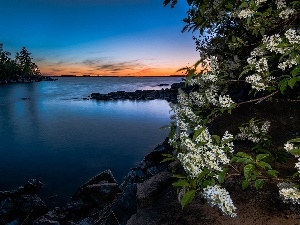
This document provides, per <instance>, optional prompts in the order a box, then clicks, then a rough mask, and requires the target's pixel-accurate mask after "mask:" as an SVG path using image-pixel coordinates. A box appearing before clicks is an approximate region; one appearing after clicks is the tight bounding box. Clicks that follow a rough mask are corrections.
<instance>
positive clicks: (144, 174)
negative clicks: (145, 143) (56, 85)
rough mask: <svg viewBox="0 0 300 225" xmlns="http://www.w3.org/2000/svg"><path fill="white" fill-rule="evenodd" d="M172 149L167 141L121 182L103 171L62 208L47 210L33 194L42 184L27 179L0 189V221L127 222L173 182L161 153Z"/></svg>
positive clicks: (39, 224) (40, 224)
mask: <svg viewBox="0 0 300 225" xmlns="http://www.w3.org/2000/svg"><path fill="white" fill-rule="evenodd" d="M172 151H173V149H172V148H171V147H170V146H169V145H168V142H167V140H166V141H164V142H163V143H162V144H160V145H158V146H157V147H156V148H155V149H154V151H152V152H151V153H149V154H148V155H147V156H145V158H144V159H143V160H142V162H141V163H140V164H139V165H138V166H137V167H135V168H132V169H131V170H130V172H129V173H128V174H127V176H126V177H125V178H124V181H123V183H122V184H121V185H119V184H118V183H117V181H116V180H115V178H114V176H113V174H112V172H111V171H110V170H106V171H104V172H102V173H100V174H98V175H97V176H95V177H93V178H92V179H91V180H89V181H88V182H86V183H85V184H83V185H82V186H81V187H79V188H78V190H77V191H76V193H75V194H74V195H73V196H72V198H71V201H70V202H69V203H68V204H67V205H66V206H64V207H54V208H52V209H48V208H47V206H46V204H45V203H44V202H43V201H42V200H41V199H40V198H39V197H38V196H37V195H36V192H37V191H38V190H39V189H40V188H41V187H42V183H40V182H39V181H36V180H31V181H29V182H28V183H27V184H26V185H25V186H24V187H20V188H19V189H18V190H16V191H12V192H7V191H6V192H0V215H1V220H2V221H1V222H0V223H1V224H2V223H4V224H14V225H19V224H35V225H46V224H55V225H59V224H105V225H112V224H124V225H125V224H126V223H127V221H128V220H129V219H130V218H131V216H132V215H134V214H136V213H137V209H138V208H140V207H142V208H143V207H147V206H149V205H150V204H151V203H153V202H154V201H155V200H156V199H157V198H158V197H159V196H160V193H161V191H162V190H163V188H164V187H165V185H170V184H171V182H172V176H171V169H170V164H169V163H168V162H164V163H162V162H161V161H162V160H163V156H162V154H163V153H169V154H170V153H171V152H172Z"/></svg>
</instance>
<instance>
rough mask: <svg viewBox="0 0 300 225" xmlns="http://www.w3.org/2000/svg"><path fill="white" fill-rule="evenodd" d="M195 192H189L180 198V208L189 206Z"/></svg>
mask: <svg viewBox="0 0 300 225" xmlns="http://www.w3.org/2000/svg"><path fill="white" fill-rule="evenodd" d="M195 194H196V190H190V191H188V192H187V193H185V194H184V195H183V196H182V199H181V200H180V203H181V206H182V208H184V207H185V206H186V205H187V204H189V203H190V202H191V201H192V200H193V199H194V197H195Z"/></svg>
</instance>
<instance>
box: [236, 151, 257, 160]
mask: <svg viewBox="0 0 300 225" xmlns="http://www.w3.org/2000/svg"><path fill="white" fill-rule="evenodd" d="M235 155H236V156H239V157H242V158H247V159H250V160H253V159H252V157H251V156H250V155H248V154H247V153H245V152H238V153H236V154H235Z"/></svg>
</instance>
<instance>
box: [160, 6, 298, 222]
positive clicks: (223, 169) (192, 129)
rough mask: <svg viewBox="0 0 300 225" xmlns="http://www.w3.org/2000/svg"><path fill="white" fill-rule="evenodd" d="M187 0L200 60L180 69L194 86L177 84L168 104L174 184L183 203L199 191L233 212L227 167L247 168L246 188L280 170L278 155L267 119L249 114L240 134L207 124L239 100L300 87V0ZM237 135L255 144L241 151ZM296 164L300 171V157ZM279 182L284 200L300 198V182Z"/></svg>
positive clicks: (262, 97) (267, 97) (289, 147)
mask: <svg viewBox="0 0 300 225" xmlns="http://www.w3.org/2000/svg"><path fill="white" fill-rule="evenodd" d="M187 2H188V4H189V5H190V8H189V10H188V12H187V18H185V19H184V22H186V26H185V27H184V28H183V31H186V30H188V31H196V32H200V37H199V38H197V37H195V38H194V39H195V42H196V49H197V50H198V51H199V52H200V60H199V61H198V62H197V63H196V64H195V65H194V66H192V67H186V68H183V69H182V71H185V72H186V75H187V76H186V84H187V85H188V86H191V87H192V88H191V89H190V90H191V91H186V92H185V91H180V92H179V94H178V103H177V104H174V105H172V106H171V107H172V109H173V111H174V112H175V116H174V119H175V121H174V122H173V124H172V128H171V132H170V138H169V142H170V144H171V145H173V146H174V147H175V149H176V152H175V153H174V156H172V157H175V159H177V160H178V161H179V162H180V163H181V165H182V168H183V170H184V173H183V174H179V175H174V176H176V177H177V178H178V181H177V182H175V183H174V186H176V187H177V188H178V189H179V200H180V202H181V204H182V206H183V207H184V206H185V205H187V204H188V203H189V202H191V201H192V200H193V198H194V196H196V194H199V195H200V196H202V197H203V198H204V199H206V200H207V202H208V203H209V204H210V205H212V206H217V207H219V208H220V210H221V211H222V212H223V213H224V214H225V215H229V216H232V217H234V216H236V213H235V209H236V208H235V206H234V204H233V202H232V200H231V198H230V194H229V193H228V191H227V190H225V189H224V187H222V184H223V182H224V180H226V179H227V177H228V176H229V175H230V174H228V173H229V169H230V168H231V169H234V170H235V171H237V172H239V173H240V174H243V175H244V180H243V182H242V187H243V188H247V187H248V186H249V185H252V184H254V186H255V187H256V188H261V187H262V186H263V184H264V183H265V181H266V180H269V179H272V178H276V177H277V176H278V173H279V172H278V171H276V170H275V169H273V165H272V163H273V162H275V161H276V160H277V156H276V152H275V150H272V144H271V137H270V136H269V135H268V130H269V127H270V123H269V122H268V121H262V120H260V119H252V120H250V121H249V123H247V124H244V125H242V126H241V127H240V128H239V129H240V133H238V134H237V135H236V136H235V137H234V136H233V135H232V134H230V133H229V131H226V132H225V133H224V135H223V136H222V137H220V136H219V135H215V134H213V133H212V132H211V130H210V129H209V125H210V124H211V123H212V121H214V119H215V118H217V117H221V116H222V115H223V114H225V113H231V111H232V110H235V108H236V107H239V106H240V105H241V104H246V103H248V102H256V103H260V102H261V101H264V100H271V98H272V97H284V95H285V94H286V93H287V92H290V91H291V90H292V89H299V82H300V65H299V64H300V30H299V25H300V20H299V19H300V1H284V0H250V1H248V0H247V1H244V0H239V1H237V0H213V1H201V0H187ZM169 3H171V7H174V6H175V5H176V3H177V0H165V1H164V5H167V4H169ZM199 67H200V68H199ZM240 84H244V85H240ZM248 86H249V88H250V89H251V91H250V93H253V94H254V95H252V99H251V100H248V101H247V100H243V99H238V98H234V96H233V95H232V94H231V89H232V88H233V87H234V88H236V89H239V88H241V87H242V88H245V87H248ZM245 90H247V88H246V89H245ZM243 91H244V90H243ZM257 94H258V95H259V97H256V98H255V96H257ZM280 95H281V96H280ZM253 96H254V97H253ZM293 97H298V96H293ZM236 140H240V141H250V142H253V144H254V147H253V151H252V152H251V153H245V152H241V151H238V152H237V151H236V150H235V149H234V141H236ZM295 140H299V139H294V141H295ZM291 143H292V142H288V143H287V144H286V145H285V149H286V150H287V151H288V152H289V153H291V154H294V155H297V156H298V155H299V153H300V152H299V151H300V150H299V149H296V150H295V148H294V147H293V146H292V144H291ZM298 159H299V158H298ZM237 164H238V165H243V171H239V170H238V169H237V168H236V166H235V165H237ZM296 168H297V170H298V174H299V168H300V162H298V163H297V164H296ZM296 183H297V182H296ZM278 187H279V189H280V190H279V195H280V196H281V197H282V198H283V199H284V201H285V202H292V203H299V202H300V198H299V193H300V191H299V189H298V186H297V184H288V183H282V184H279V185H278Z"/></svg>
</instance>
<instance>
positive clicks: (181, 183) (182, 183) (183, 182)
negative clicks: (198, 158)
mask: <svg viewBox="0 0 300 225" xmlns="http://www.w3.org/2000/svg"><path fill="white" fill-rule="evenodd" d="M172 185H173V186H174V187H189V186H190V184H189V182H187V181H186V180H178V181H176V182H174V183H172Z"/></svg>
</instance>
